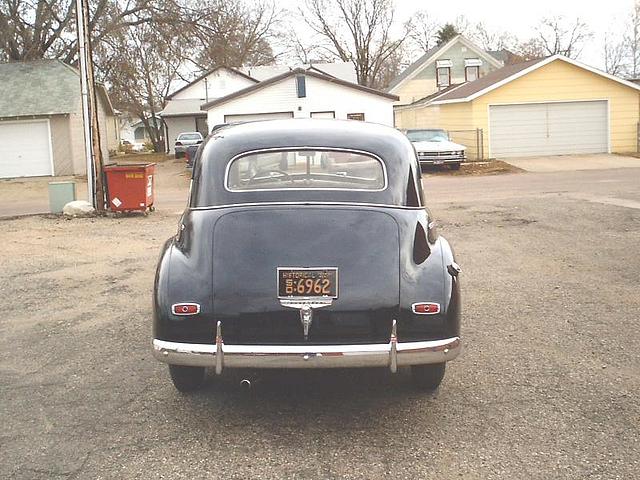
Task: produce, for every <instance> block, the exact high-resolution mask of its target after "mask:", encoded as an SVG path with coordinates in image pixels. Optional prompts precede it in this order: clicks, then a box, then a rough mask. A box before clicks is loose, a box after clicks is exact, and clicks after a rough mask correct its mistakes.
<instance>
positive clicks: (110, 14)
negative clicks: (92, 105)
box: [0, 0, 167, 63]
mask: <svg viewBox="0 0 640 480" xmlns="http://www.w3.org/2000/svg"><path fill="white" fill-rule="evenodd" d="M166 5H167V2H163V1H161V0H135V1H134V0H96V1H95V2H93V4H92V5H91V18H90V19H89V33H90V35H91V38H92V39H93V41H94V43H96V42H100V41H101V40H102V39H104V38H106V37H108V36H109V35H113V34H117V33H118V32H119V31H121V30H122V29H125V28H127V27H130V26H135V25H140V24H143V23H148V22H150V21H151V20H152V19H153V18H154V16H157V15H161V14H162V12H163V11H164V10H165V9H166ZM74 18H75V1H74V0H1V1H0V56H3V57H4V58H5V59H6V60H35V59H39V58H59V59H61V60H63V61H65V62H67V63H75V61H76V59H77V49H78V47H77V44H76V37H75V22H74Z"/></svg>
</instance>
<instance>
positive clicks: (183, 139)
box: [174, 132, 203, 158]
mask: <svg viewBox="0 0 640 480" xmlns="http://www.w3.org/2000/svg"><path fill="white" fill-rule="evenodd" d="M202 140H203V138H202V134H201V133H200V132H182V133H181V134H179V135H178V138H176V143H175V145H174V150H175V152H176V158H181V157H183V156H184V152H185V151H186V149H187V147H188V146H190V145H199V144H200V143H202Z"/></svg>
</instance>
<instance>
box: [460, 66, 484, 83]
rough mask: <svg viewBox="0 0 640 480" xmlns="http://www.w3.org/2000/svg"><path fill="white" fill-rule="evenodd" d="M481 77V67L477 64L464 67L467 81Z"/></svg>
mask: <svg viewBox="0 0 640 480" xmlns="http://www.w3.org/2000/svg"><path fill="white" fill-rule="evenodd" d="M479 77H480V67H478V66H477V65H475V66H472V67H464V79H465V80H466V81H467V82H473V81H474V80H477V79H478V78H479Z"/></svg>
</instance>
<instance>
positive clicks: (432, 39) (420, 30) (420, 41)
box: [406, 10, 438, 54]
mask: <svg viewBox="0 0 640 480" xmlns="http://www.w3.org/2000/svg"><path fill="white" fill-rule="evenodd" d="M406 29H407V31H408V34H407V41H408V43H410V44H411V47H412V48H413V49H414V50H416V51H417V52H419V53H420V54H422V53H424V52H426V51H427V50H429V49H430V48H431V47H434V46H435V44H436V32H437V31H438V23H437V22H436V21H435V20H433V18H431V17H430V16H429V14H428V13H427V11H426V10H419V11H417V12H416V13H414V14H413V15H412V17H411V19H410V20H408V21H407V24H406Z"/></svg>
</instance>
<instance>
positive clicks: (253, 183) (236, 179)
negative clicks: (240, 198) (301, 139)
mask: <svg viewBox="0 0 640 480" xmlns="http://www.w3.org/2000/svg"><path fill="white" fill-rule="evenodd" d="M225 181H226V187H227V189H228V190H230V191H236V192H240V191H253V190H288V189H297V190H301V189H302V190H322V189H325V190H368V191H378V190H384V189H385V188H386V173H385V168H384V165H383V163H382V161H381V160H380V159H378V158H376V157H374V156H372V155H370V154H365V153H362V152H353V151H343V150H314V149H304V150H302V149H300V150H280V151H266V152H256V153H250V154H246V155H243V156H241V157H237V158H235V159H233V160H231V162H229V165H228V166H227V175H226V180H225Z"/></svg>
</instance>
